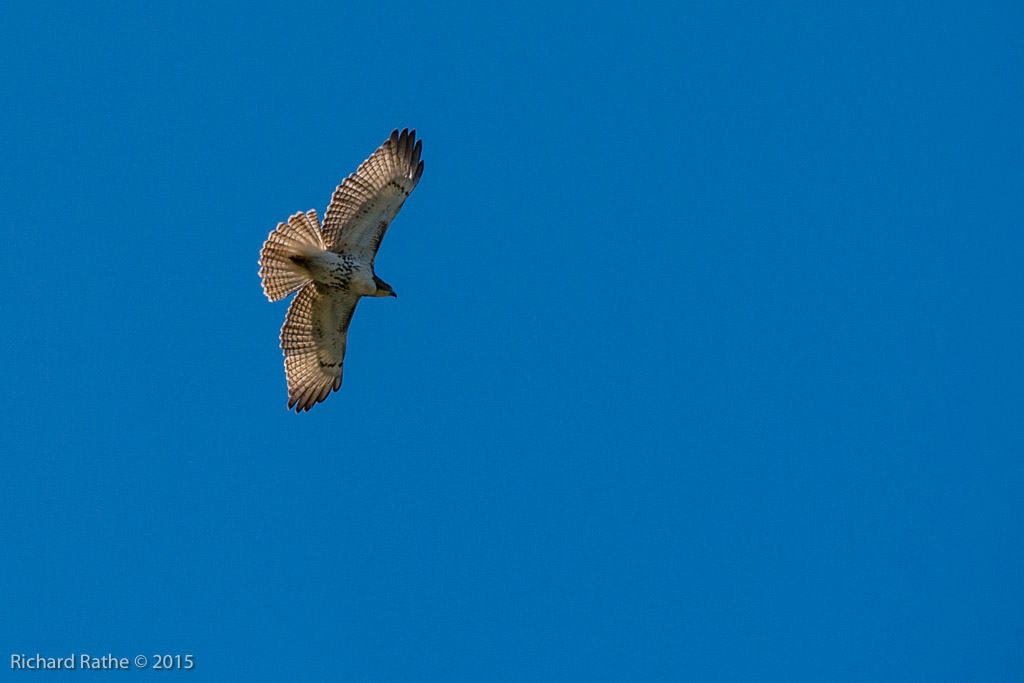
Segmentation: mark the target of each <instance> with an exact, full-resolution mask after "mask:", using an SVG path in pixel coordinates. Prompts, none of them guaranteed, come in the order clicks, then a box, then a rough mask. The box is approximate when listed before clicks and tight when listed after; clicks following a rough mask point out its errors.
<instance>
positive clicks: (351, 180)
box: [323, 128, 423, 263]
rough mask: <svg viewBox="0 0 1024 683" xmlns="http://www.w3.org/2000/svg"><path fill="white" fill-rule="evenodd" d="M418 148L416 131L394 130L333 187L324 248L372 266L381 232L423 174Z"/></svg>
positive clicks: (378, 246) (324, 234) (419, 145)
mask: <svg viewBox="0 0 1024 683" xmlns="http://www.w3.org/2000/svg"><path fill="white" fill-rule="evenodd" d="M420 149H421V144H420V141H418V140H416V131H411V132H410V131H409V129H408V128H407V129H405V130H403V131H402V132H401V133H399V132H398V130H397V129H396V130H395V131H394V132H392V133H391V137H389V138H388V139H387V140H385V141H384V144H382V145H381V146H380V147H379V148H378V149H377V151H376V152H374V153H373V154H371V155H370V157H369V158H368V159H367V160H366V161H364V162H363V163H362V164H360V166H359V169H358V170H357V171H356V172H355V173H353V174H352V175H350V176H349V177H348V178H345V180H344V182H342V183H341V185H338V188H337V189H336V190H335V191H334V195H333V196H332V197H331V205H330V206H329V207H327V215H325V216H324V226H323V237H324V243H325V244H326V245H327V248H328V249H330V250H331V251H334V252H341V251H343V250H347V251H352V252H354V253H355V254H356V255H358V256H359V257H360V258H362V259H364V260H366V261H369V262H370V263H372V262H373V259H374V257H376V255H377V249H379V248H380V243H381V240H383V239H384V233H385V232H387V229H388V226H389V225H391V221H392V220H393V219H394V218H395V216H396V215H397V214H398V210H399V209H401V208H402V204H403V203H405V199H406V197H408V196H409V193H410V192H412V191H413V188H415V187H416V183H418V182H419V181H420V176H421V175H422V174H423V162H422V161H420Z"/></svg>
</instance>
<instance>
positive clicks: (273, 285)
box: [260, 209, 324, 301]
mask: <svg viewBox="0 0 1024 683" xmlns="http://www.w3.org/2000/svg"><path fill="white" fill-rule="evenodd" d="M323 248H324V241H323V237H321V235H320V219H319V218H318V217H317V215H316V211H314V210H312V209H310V210H309V211H307V212H305V213H302V212H299V213H297V214H295V215H294V216H292V217H291V218H289V219H288V222H287V223H278V224H277V228H276V229H275V230H274V231H273V232H271V233H270V236H269V237H267V241H266V242H264V243H263V249H262V250H261V251H260V277H261V278H262V279H263V292H264V293H265V294H266V295H267V298H268V299H270V300H271V301H280V300H281V299H283V298H285V297H286V296H288V295H289V294H291V293H292V292H295V291H297V290H299V289H300V288H302V286H303V285H305V284H306V283H308V282H310V280H309V278H308V277H307V276H306V274H305V271H304V270H302V269H301V268H299V267H297V266H296V263H295V260H293V257H296V256H306V255H308V254H310V253H313V252H316V251H321V250H323Z"/></svg>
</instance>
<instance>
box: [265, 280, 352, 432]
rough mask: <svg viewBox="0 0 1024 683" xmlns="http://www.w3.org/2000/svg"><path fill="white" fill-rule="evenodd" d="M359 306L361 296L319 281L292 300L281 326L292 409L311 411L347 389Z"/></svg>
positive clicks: (306, 287)
mask: <svg viewBox="0 0 1024 683" xmlns="http://www.w3.org/2000/svg"><path fill="white" fill-rule="evenodd" d="M358 303H359V296H358V295H354V294H347V293H345V292H341V291H337V290H332V289H329V288H327V287H324V286H323V285H319V284H317V283H310V284H307V285H306V286H305V287H303V288H302V289H301V290H299V293H298V294H297V295H296V296H295V299H294V300H292V303H291V306H289V307H288V315H287V316H286V317H285V321H284V327H282V328H281V350H282V351H283V352H284V370H285V375H286V377H287V379H288V408H289V409H291V408H294V409H295V412H299V411H302V410H309V409H310V408H312V407H313V406H314V405H315V404H317V403H319V402H320V401H323V400H324V399H325V398H327V396H328V395H329V394H330V393H331V392H332V391H336V390H337V389H339V388H340V387H341V377H342V371H343V369H344V362H345V347H346V345H347V341H348V326H349V324H350V323H351V322H352V314H353V313H355V310H356V305H357V304H358Z"/></svg>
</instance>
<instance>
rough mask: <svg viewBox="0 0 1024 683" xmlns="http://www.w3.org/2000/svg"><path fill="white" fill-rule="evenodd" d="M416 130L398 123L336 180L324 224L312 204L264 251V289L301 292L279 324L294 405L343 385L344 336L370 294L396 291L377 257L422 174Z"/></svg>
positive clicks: (277, 295) (303, 405) (270, 293)
mask: <svg viewBox="0 0 1024 683" xmlns="http://www.w3.org/2000/svg"><path fill="white" fill-rule="evenodd" d="M420 147H421V143H420V141H419V140H417V139H416V131H415V130H413V131H410V130H409V129H408V128H407V129H405V130H403V131H402V132H401V133H399V132H398V130H397V129H396V130H395V131H394V132H392V133H391V137H389V138H388V139H387V140H385V141H384V144H382V145H381V146H380V147H378V148H377V151H376V152H374V153H373V154H371V155H370V157H369V158H368V159H367V160H366V161H364V162H363V163H362V164H360V165H359V169H358V170H357V171H356V172H355V173H353V174H352V175H350V176H349V177H348V178H345V180H344V181H343V182H342V183H341V185H338V187H337V189H336V190H335V191H334V195H333V196H332V197H331V205H330V206H328V207H327V214H326V215H325V216H324V222H323V225H321V224H320V219H319V217H318V216H317V214H316V210H314V209H310V210H309V211H306V212H299V213H297V214H295V215H294V216H292V217H291V218H289V219H288V222H287V223H278V225H277V228H276V229H275V230H274V231H273V232H271V233H270V236H269V237H268V238H267V241H266V242H264V243H263V249H262V250H261V251H260V262H259V263H260V277H261V278H262V279H263V292H264V293H265V294H266V295H267V298H268V299H270V300H271V301H279V300H281V299H283V298H285V297H286V296H288V295H289V294H291V293H292V292H298V294H296V295H295V298H294V299H292V303H291V306H289V307H288V315H287V316H285V319H284V327H282V328H281V350H282V351H283V352H284V371H285V376H286V377H287V379H288V408H289V410H290V409H292V408H295V412H296V413H298V412H300V411H303V410H309V409H310V408H312V407H313V406H314V405H316V404H317V403H319V402H320V401H323V400H324V399H325V398H327V396H328V394H330V393H331V392H332V391H336V390H337V389H338V388H339V387H341V374H342V369H343V368H344V364H345V340H346V337H347V336H348V326H349V323H350V322H351V321H352V314H353V313H354V312H355V310H356V305H357V304H358V303H359V299H360V298H361V297H364V296H375V297H384V296H397V295H396V294H395V290H394V289H392V288H391V285H389V284H388V283H386V282H384V281H383V280H381V279H380V278H379V277H377V275H376V273H374V271H373V262H374V260H375V259H376V257H377V250H378V249H379V248H380V243H381V240H383V239H384V233H385V232H387V229H388V226H389V225H391V221H392V220H394V218H395V216H396V215H397V214H398V211H399V209H401V208H402V204H404V203H405V200H406V198H408V196H409V194H410V193H411V192H412V191H413V188H415V187H416V183H418V182H419V180H420V176H421V175H422V174H423V162H422V161H420Z"/></svg>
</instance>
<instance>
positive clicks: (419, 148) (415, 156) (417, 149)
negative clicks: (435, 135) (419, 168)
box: [409, 140, 423, 166]
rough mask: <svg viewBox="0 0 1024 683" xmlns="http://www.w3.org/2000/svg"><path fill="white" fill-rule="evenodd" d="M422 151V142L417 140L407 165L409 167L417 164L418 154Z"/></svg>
mask: <svg viewBox="0 0 1024 683" xmlns="http://www.w3.org/2000/svg"><path fill="white" fill-rule="evenodd" d="M422 150H423V141H422V140H417V141H416V146H415V147H413V148H412V162H411V163H410V164H409V165H410V166H415V165H416V162H418V161H419V160H420V152H421V151H422Z"/></svg>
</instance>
